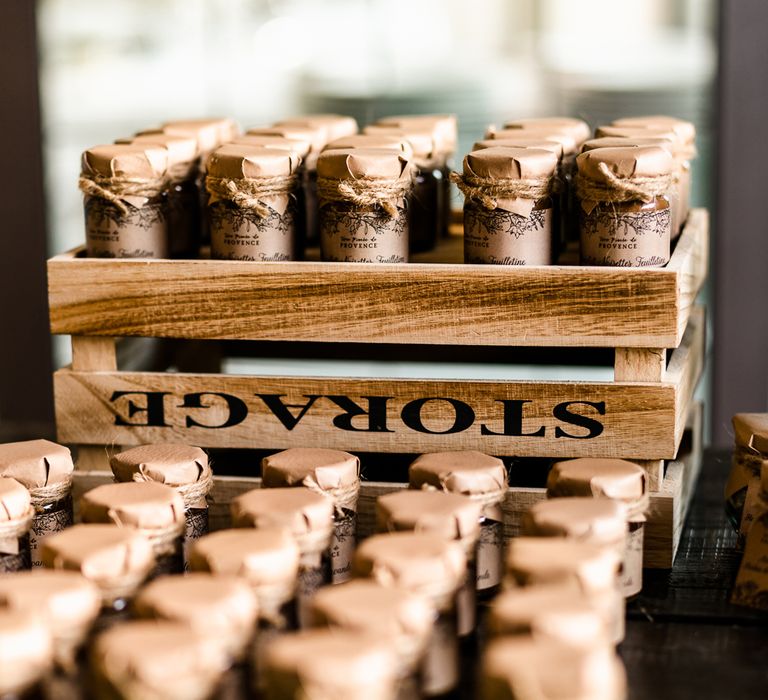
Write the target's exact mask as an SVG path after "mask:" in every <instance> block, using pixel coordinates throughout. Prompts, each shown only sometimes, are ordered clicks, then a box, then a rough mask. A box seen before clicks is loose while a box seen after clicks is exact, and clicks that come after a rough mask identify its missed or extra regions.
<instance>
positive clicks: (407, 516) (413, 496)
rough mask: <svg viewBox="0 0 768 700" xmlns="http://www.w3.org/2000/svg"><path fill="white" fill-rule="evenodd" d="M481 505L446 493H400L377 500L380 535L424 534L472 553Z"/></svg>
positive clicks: (478, 525)
mask: <svg viewBox="0 0 768 700" xmlns="http://www.w3.org/2000/svg"><path fill="white" fill-rule="evenodd" d="M481 514H482V504H481V503H480V502H478V501H474V500H472V499H471V498H468V497H467V496H462V495H459V494H454V493H447V492H445V491H434V490H430V491H420V490H419V491H416V490H402V491H395V492H393V493H388V494H385V495H383V496H379V498H377V499H376V528H377V530H378V531H379V532H398V531H413V532H427V533H431V534H434V535H437V536H439V537H442V538H445V539H446V540H448V541H451V540H456V541H459V542H462V543H463V544H464V546H465V547H466V548H467V551H474V546H475V543H476V542H477V538H478V537H479V535H480V516H481Z"/></svg>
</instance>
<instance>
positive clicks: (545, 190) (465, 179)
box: [451, 172, 556, 211]
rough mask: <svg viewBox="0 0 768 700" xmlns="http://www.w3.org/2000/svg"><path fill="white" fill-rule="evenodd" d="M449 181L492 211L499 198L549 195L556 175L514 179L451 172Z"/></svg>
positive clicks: (537, 198) (472, 199) (533, 197)
mask: <svg viewBox="0 0 768 700" xmlns="http://www.w3.org/2000/svg"><path fill="white" fill-rule="evenodd" d="M451 182H453V183H454V184H455V185H456V186H457V187H458V188H459V190H460V191H461V193H462V194H463V195H464V197H465V198H466V199H468V200H470V201H472V202H475V203H477V204H479V205H480V206H482V207H483V208H484V209H488V210H489V211H493V210H494V209H496V208H497V207H498V206H499V200H500V199H530V200H533V201H536V200H539V199H543V198H544V197H549V196H550V195H551V194H553V191H554V187H555V182H556V177H555V176H554V175H548V176H547V177H541V178H530V179H515V178H496V177H478V176H477V175H465V174H462V173H457V172H452V173H451Z"/></svg>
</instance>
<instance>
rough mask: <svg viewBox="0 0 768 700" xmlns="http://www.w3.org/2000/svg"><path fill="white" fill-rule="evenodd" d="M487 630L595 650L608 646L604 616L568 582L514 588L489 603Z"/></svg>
mask: <svg viewBox="0 0 768 700" xmlns="http://www.w3.org/2000/svg"><path fill="white" fill-rule="evenodd" d="M488 631H489V633H490V634H492V635H494V636H501V635H532V636H533V637H535V638H536V639H537V640H539V639H543V640H551V641H555V642H561V643H563V644H566V645H567V646H575V647H583V648H592V647H595V646H599V645H602V644H605V643H606V640H607V638H608V629H607V626H606V619H605V616H604V614H603V613H602V612H601V611H600V610H598V609H597V608H596V607H595V606H594V605H593V604H591V603H590V602H589V600H588V598H585V597H584V595H583V594H582V593H581V592H580V591H579V590H578V589H576V588H575V587H574V586H572V585H569V584H567V583H553V584H537V585H535V586H527V587H520V588H513V589H510V590H507V591H504V592H503V593H501V594H499V595H498V596H496V597H495V598H494V599H493V601H492V602H491V604H490V609H489V614H488Z"/></svg>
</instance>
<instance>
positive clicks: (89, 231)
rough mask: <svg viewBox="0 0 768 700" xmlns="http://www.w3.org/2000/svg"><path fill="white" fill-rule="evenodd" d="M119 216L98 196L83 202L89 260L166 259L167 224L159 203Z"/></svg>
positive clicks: (113, 208) (87, 198) (134, 209)
mask: <svg viewBox="0 0 768 700" xmlns="http://www.w3.org/2000/svg"><path fill="white" fill-rule="evenodd" d="M126 206H127V207H128V213H127V214H123V213H122V212H121V211H120V210H119V209H118V208H117V207H116V206H115V205H114V204H111V203H110V202H107V201H106V200H104V199H101V198H99V197H86V200H85V240H86V246H87V249H88V256H89V257H92V258H167V257H168V222H167V219H166V216H165V212H164V210H163V206H162V204H161V203H159V202H150V203H148V204H145V205H144V206H143V207H134V206H131V205H130V204H127V205H126Z"/></svg>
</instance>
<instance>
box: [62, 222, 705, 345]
mask: <svg viewBox="0 0 768 700" xmlns="http://www.w3.org/2000/svg"><path fill="white" fill-rule="evenodd" d="M706 224H707V222H706V217H704V216H701V215H698V214H696V215H694V216H692V217H691V221H690V225H689V226H688V227H687V228H686V230H685V231H684V232H683V234H682V236H681V237H680V241H679V242H678V245H677V248H676V250H675V252H674V254H673V256H672V262H671V263H670V266H668V267H667V268H665V269H618V268H599V267H580V266H547V267H504V266H493V265H487V266H483V265H463V264H461V265H459V264H419V263H417V264H409V265H352V264H347V263H314V262H289V263H254V262H239V261H217V260H104V259H86V258H80V257H77V256H76V255H75V254H74V253H68V254H65V255H60V256H57V257H55V258H53V259H52V260H50V261H49V263H48V286H49V301H50V317H51V330H52V332H53V333H71V334H81V335H107V336H130V335H139V336H153V337H177V338H221V339H254V340H303V341H328V342H337V341H338V342H346V341H350V340H356V341H360V342H387V343H414V344H455V345H502V346H503V345H517V346H537V345H541V346H603V347H645V348H660V347H676V346H677V345H678V344H679V342H680V339H681V337H682V332H683V329H684V328H685V324H686V322H687V315H688V310H689V308H690V304H691V300H692V298H693V297H694V296H695V293H696V291H697V290H698V288H699V287H700V285H701V282H702V281H703V274H702V273H701V268H702V264H701V256H702V255H704V256H706V253H703V252H702V247H703V245H704V242H705V241H706Z"/></svg>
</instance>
